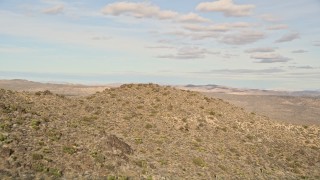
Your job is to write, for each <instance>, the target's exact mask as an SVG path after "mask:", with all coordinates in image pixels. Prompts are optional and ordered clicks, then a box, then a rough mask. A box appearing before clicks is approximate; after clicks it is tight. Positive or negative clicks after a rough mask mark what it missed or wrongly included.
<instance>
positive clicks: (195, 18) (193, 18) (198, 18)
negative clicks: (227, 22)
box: [178, 13, 210, 23]
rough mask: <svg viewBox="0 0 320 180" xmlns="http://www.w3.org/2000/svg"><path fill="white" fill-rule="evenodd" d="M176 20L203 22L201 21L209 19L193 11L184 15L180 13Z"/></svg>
mask: <svg viewBox="0 0 320 180" xmlns="http://www.w3.org/2000/svg"><path fill="white" fill-rule="evenodd" d="M178 21H180V22H184V23H203V22H210V20H209V19H206V18H203V17H201V16H199V15H198V14H195V13H189V14H185V15H180V17H179V18H178Z"/></svg>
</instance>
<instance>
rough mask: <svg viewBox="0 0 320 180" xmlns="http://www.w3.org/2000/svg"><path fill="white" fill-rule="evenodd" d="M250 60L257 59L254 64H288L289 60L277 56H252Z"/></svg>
mask: <svg viewBox="0 0 320 180" xmlns="http://www.w3.org/2000/svg"><path fill="white" fill-rule="evenodd" d="M250 57H251V58H252V59H257V60H259V61H256V63H277V62H288V61H289V60H290V58H287V57H283V56H281V55H279V54H254V55H251V56H250Z"/></svg>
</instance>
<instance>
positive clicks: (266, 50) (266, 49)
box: [244, 47, 276, 53]
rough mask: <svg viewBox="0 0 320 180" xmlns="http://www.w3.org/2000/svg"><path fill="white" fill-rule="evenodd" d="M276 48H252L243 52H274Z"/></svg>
mask: <svg viewBox="0 0 320 180" xmlns="http://www.w3.org/2000/svg"><path fill="white" fill-rule="evenodd" d="M275 50H276V48H271V47H265V48H253V49H248V50H245V51H244V52H246V53H257V52H274V51H275Z"/></svg>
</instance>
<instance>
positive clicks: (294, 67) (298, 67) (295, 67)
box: [289, 66, 316, 69]
mask: <svg viewBox="0 0 320 180" xmlns="http://www.w3.org/2000/svg"><path fill="white" fill-rule="evenodd" d="M289 68H291V69H316V68H315V67H312V66H289Z"/></svg>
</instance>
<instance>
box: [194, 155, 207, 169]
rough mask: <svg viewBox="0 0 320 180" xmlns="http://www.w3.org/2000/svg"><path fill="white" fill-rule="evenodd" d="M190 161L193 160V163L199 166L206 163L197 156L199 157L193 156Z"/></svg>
mask: <svg viewBox="0 0 320 180" xmlns="http://www.w3.org/2000/svg"><path fill="white" fill-rule="evenodd" d="M192 162H193V164H195V165H197V166H200V167H205V166H206V163H205V162H204V160H203V159H201V158H199V157H198V158H193V159H192Z"/></svg>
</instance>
